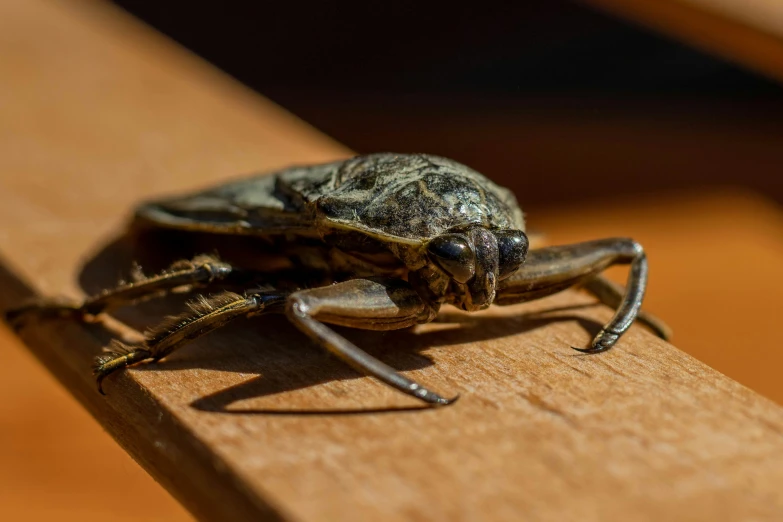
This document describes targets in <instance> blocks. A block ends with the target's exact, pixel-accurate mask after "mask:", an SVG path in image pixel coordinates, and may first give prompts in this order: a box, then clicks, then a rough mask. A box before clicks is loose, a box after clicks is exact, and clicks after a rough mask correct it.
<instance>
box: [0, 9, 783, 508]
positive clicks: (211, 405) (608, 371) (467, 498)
mask: <svg viewBox="0 0 783 522" xmlns="http://www.w3.org/2000/svg"><path fill="white" fill-rule="evenodd" d="M77 6H78V7H77ZM0 56H2V57H3V59H2V60H0V74H2V77H3V78H4V82H3V83H2V85H0V107H2V108H3V111H4V118H3V119H2V121H0V166H1V167H2V168H0V173H2V174H0V194H2V201H3V205H0V252H2V256H3V258H4V261H3V263H2V267H3V273H2V275H0V281H2V287H3V291H2V293H0V306H3V307H5V306H9V305H10V304H12V303H13V302H15V301H17V300H18V299H20V298H22V297H24V296H26V295H31V294H33V293H47V294H52V293H65V294H69V295H79V294H80V293H81V292H82V286H88V287H89V286H91V285H99V284H102V283H103V282H104V281H107V280H110V279H113V278H115V277H116V276H117V275H118V273H119V272H122V271H123V270H127V268H128V263H129V257H130V256H129V252H128V251H127V250H125V249H124V246H125V244H124V243H122V242H119V243H113V241H114V240H115V239H116V238H117V237H118V236H119V235H120V234H121V231H122V229H123V226H124V223H125V216H126V213H127V211H128V209H130V208H131V207H132V205H133V204H134V202H136V201H138V200H139V199H141V198H143V197H147V196H149V195H152V194H159V193H162V192H168V191H175V190H177V189H183V188H186V187H187V188H192V187H195V186H198V185H203V184H206V183H213V182H216V181H217V180H219V179H223V178H228V177H232V176H235V175H237V174H239V173H245V172H250V171H255V170H258V169H266V168H272V167H276V166H280V165H283V164H286V163H290V162H304V161H319V160H325V159H328V158H334V157H339V156H342V155H345V154H346V152H347V151H346V150H345V149H343V148H342V147H340V146H338V145H336V144H334V143H333V142H331V141H329V140H328V139H325V138H323V137H322V136H320V135H318V134H316V133H315V132H313V131H312V130H311V129H310V128H308V127H307V126H306V125H304V124H303V123H301V122H298V121H296V120H294V119H292V118H290V117H289V116H288V115H286V114H284V113H283V112H282V111H280V110H279V109H277V108H276V107H274V106H272V105H270V104H269V103H268V102H265V101H264V100H262V99H260V98H258V97H256V96H254V95H252V94H251V93H249V92H247V91H245V90H244V89H242V88H241V87H239V86H237V85H235V84H234V83H232V82H230V81H229V80H228V79H226V78H225V77H223V76H222V75H219V74H217V73H216V72H215V71H214V70H211V69H210V68H209V67H206V66H204V65H203V64H201V63H199V62H198V61H196V60H195V59H193V58H192V57H189V56H186V55H184V54H183V53H182V52H181V51H179V50H177V49H175V48H172V47H171V46H169V45H168V44H167V43H166V42H164V41H162V40H161V39H160V38H158V37H156V36H155V35H152V34H150V33H149V32H148V31H146V30H144V29H143V28H140V27H138V26H137V25H135V24H134V23H132V22H130V21H128V20H126V19H124V18H122V17H121V16H119V15H118V14H117V13H115V12H114V11H112V10H111V9H110V8H108V7H105V6H95V5H91V4H88V5H86V6H84V5H82V4H73V5H68V4H62V3H60V4H54V3H48V2H43V1H38V0H31V1H28V2H25V3H21V2H20V3H17V4H12V3H5V4H2V5H0ZM107 245H113V246H111V247H110V248H107ZM80 277H81V279H80ZM171 310H172V308H171V303H156V304H153V306H150V307H144V308H140V309H136V310H129V311H126V312H125V313H123V314H122V315H119V317H121V318H122V319H123V320H124V321H126V322H128V323H130V324H133V325H134V326H139V327H140V326H141V325H143V324H144V323H149V322H151V321H153V320H154V318H156V317H159V316H160V314H161V313H166V312H170V311H171ZM610 314H611V312H610V311H609V310H608V309H606V308H604V307H600V306H595V305H593V301H592V300H591V299H589V298H588V297H586V296H582V295H581V294H577V293H564V294H562V295H560V296H557V297H555V298H552V299H547V300H545V301H542V302H540V303H534V304H531V305H525V306H519V307H512V308H508V309H504V310H497V311H491V312H489V313H485V314H482V315H473V316H465V315H463V314H456V313H452V314H450V318H451V319H454V320H458V321H460V323H459V327H454V326H453V325H450V324H446V323H438V324H433V325H428V326H427V327H423V328H420V329H418V330H417V331H415V332H390V333H388V334H377V333H357V334H356V335H355V336H354V339H356V341H357V342H358V343H360V345H362V346H369V347H371V350H372V351H373V352H374V353H376V354H378V355H379V356H380V357H382V358H384V359H385V360H387V361H388V362H390V363H391V364H394V365H396V366H397V367H399V368H401V369H403V370H405V371H406V373H407V374H409V375H411V376H414V377H415V378H417V379H420V380H422V381H424V382H427V383H429V384H431V385H432V386H433V387H434V388H436V389H438V390H443V391H448V392H451V391H457V392H461V393H462V394H463V398H462V400H461V401H460V402H459V403H457V404H456V405H455V406H454V407H449V408H444V409H439V410H426V411H407V412H406V411H397V412H394V411H392V412H390V413H386V414H377V413H375V414H374V413H365V414H356V415H337V414H331V415H330V414H328V411H329V410H334V409H358V410H362V409H364V408H381V409H383V408H388V407H394V406H404V405H407V404H410V403H409V402H407V399H406V398H404V397H399V396H398V395H397V394H395V393H394V392H391V391H388V390H386V389H385V388H384V387H382V386H380V385H378V384H377V383H375V382H374V381H371V380H370V379H366V378H359V377H357V376H355V375H354V374H353V373H352V372H350V371H349V370H346V369H345V368H343V367H342V366H341V365H340V364H338V363H336V362H334V361H332V360H330V359H329V358H328V357H326V356H324V355H322V354H320V353H319V352H318V351H316V350H313V349H311V348H309V347H308V346H307V343H305V342H303V340H302V338H301V337H300V336H299V335H298V334H297V333H296V332H295V331H294V330H293V328H291V327H289V326H287V325H286V324H285V323H284V322H282V321H279V320H275V319H274V318H272V319H269V320H259V321H252V322H251V321H248V322H246V324H244V325H241V326H240V327H238V328H235V329H232V331H230V332H222V333H220V334H216V335H213V336H211V337H209V338H206V339H204V340H203V341H201V342H198V343H196V344H195V346H192V347H191V348H190V349H189V350H186V351H183V352H182V353H180V354H177V355H176V356H174V357H172V358H171V360H169V361H166V362H164V363H160V364H156V365H147V366H144V367H141V368H138V369H136V370H133V371H130V372H127V373H125V374H123V375H121V376H117V377H116V378H112V380H111V382H107V391H108V392H109V396H108V397H107V398H103V397H101V396H99V395H98V394H97V393H95V390H94V383H93V382H92V379H91V377H90V376H89V371H88V368H89V364H90V359H91V358H92V356H93V355H94V354H96V353H98V351H99V350H100V346H101V345H102V343H104V342H105V340H106V332H105V331H104V330H102V329H100V328H98V327H90V328H87V327H84V326H80V325H73V324H57V325H37V326H36V327H35V328H30V329H28V330H26V331H25V333H24V338H25V341H26V342H27V344H28V346H30V348H31V349H32V350H33V351H34V353H35V354H36V355H37V356H38V358H39V359H40V360H41V361H42V362H43V363H44V364H46V365H47V367H48V368H49V369H50V370H51V371H52V372H53V373H54V374H55V375H56V376H57V377H58V379H59V380H60V381H61V382H62V383H63V384H64V385H65V386H66V387H67V388H68V390H69V391H70V392H71V393H73V394H74V396H76V397H77V398H78V399H79V400H80V401H81V402H82V403H83V404H84V405H85V407H87V409H88V410H89V411H90V412H91V413H92V414H93V415H94V416H95V417H96V418H97V419H98V420H99V421H100V422H101V423H102V424H103V425H104V427H106V429H107V430H108V431H109V432H110V433H111V434H112V435H113V436H115V437H116V438H117V440H118V441H119V442H120V443H121V444H122V445H123V446H124V447H125V448H126V449H127V450H128V451H129V452H130V453H131V454H132V455H133V456H134V457H135V458H136V459H138V460H139V462H140V463H141V464H142V465H143V466H145V468H147V469H148V470H149V471H150V472H151V473H152V474H153V475H154V476H155V477H156V478H157V479H158V480H159V481H160V482H161V483H162V484H163V485H164V486H165V487H166V488H167V489H169V491H171V492H172V493H173V494H174V495H175V496H176V497H177V498H178V499H180V500H181V501H182V502H183V503H184V504H185V505H186V506H187V507H188V508H189V509H190V510H191V511H192V512H193V513H194V514H195V515H196V516H197V517H199V518H201V519H204V520H259V519H269V520H275V519H288V518H292V519H298V520H315V519H319V520H320V519H340V520H367V519H372V520H391V519H399V518H407V519H412V520H431V519H436V520H517V519H519V518H525V519H542V520H543V519H557V520H562V519H576V518H579V519H582V520H606V519H612V518H623V519H627V520H651V519H663V518H665V519H669V520H687V519H693V518H696V517H698V518H712V519H715V520H737V519H748V518H754V519H758V520H764V519H767V520H775V519H779V518H780V516H781V514H782V513H783V498H781V495H780V493H779V487H778V484H779V483H780V481H781V479H783V437H781V435H783V411H782V410H781V409H780V408H779V407H778V406H776V405H774V404H772V403H771V402H769V401H767V400H766V399H763V398H761V397H760V396H758V395H756V394H755V393H753V392H751V391H749V390H748V389H746V388H744V387H742V386H740V385H739V384H737V383H735V382H733V381H731V380H729V379H727V378H725V377H724V376H722V375H720V374H718V373H717V372H715V371H714V370H711V369H710V368H708V367H706V366H705V365H703V364H701V363H699V362H698V361H696V360H694V359H693V358H691V357H689V356H687V355H685V354H683V353H682V352H680V351H678V350H677V349H676V348H674V347H672V346H671V345H668V344H666V343H664V342H661V341H659V340H657V339H655V338H654V337H652V336H651V335H649V334H648V333H647V332H645V331H643V330H641V329H638V328H635V329H633V330H632V331H631V332H630V333H629V335H628V337H627V339H626V340H625V341H624V342H623V343H622V345H621V346H618V348H617V349H615V350H613V351H611V352H609V353H607V354H604V355H602V356H600V357H584V356H577V355H575V354H574V353H573V352H572V351H571V350H570V348H569V346H570V345H580V344H585V343H586V342H588V340H589V339H590V337H591V333H593V332H594V331H595V328H596V325H597V324H598V323H597V322H596V321H599V322H600V321H604V320H606V319H607V318H608V317H609V316H610ZM447 318H448V317H447ZM302 409H309V410H316V411H317V412H321V414H317V415H306V414H302V413H296V412H297V411H301V410H302ZM269 410H276V411H277V412H278V413H277V414H270V413H269ZM292 410H293V411H292ZM264 412H266V413H264ZM126 496H127V498H128V502H143V498H137V497H135V496H134V494H133V492H132V491H129V492H127V495H126ZM118 509H121V506H118Z"/></svg>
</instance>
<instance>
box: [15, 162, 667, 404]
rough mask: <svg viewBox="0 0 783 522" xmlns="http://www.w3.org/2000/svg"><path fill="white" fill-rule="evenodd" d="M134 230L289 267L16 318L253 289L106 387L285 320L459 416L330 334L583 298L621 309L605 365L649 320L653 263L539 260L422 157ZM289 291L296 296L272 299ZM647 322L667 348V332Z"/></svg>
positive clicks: (555, 253) (176, 328) (200, 274)
mask: <svg viewBox="0 0 783 522" xmlns="http://www.w3.org/2000/svg"><path fill="white" fill-rule="evenodd" d="M136 218H137V220H139V221H140V222H142V223H145V224H146V225H147V226H152V227H161V228H168V229H175V230H180V231H182V232H185V233H189V232H200V233H206V234H208V235H209V234H221V235H232V236H246V237H247V239H248V240H251V241H257V243H258V248H259V251H260V250H264V249H265V250H266V251H267V253H272V254H274V255H276V256H278V257H279V258H280V259H281V260H285V261H286V262H288V263H289V265H290V267H289V268H288V269H286V268H280V269H279V270H276V271H271V270H268V271H264V270H263V269H261V270H259V269H258V267H255V268H253V269H249V268H247V267H237V266H232V265H230V264H229V263H227V262H225V261H222V260H220V259H218V258H217V257H215V256H208V255H201V256H197V257H195V258H193V259H192V260H189V261H178V262H175V263H174V264H173V265H171V266H170V267H169V268H168V269H167V270H165V271H163V272H161V273H160V274H157V275H155V276H152V277H143V276H140V275H137V277H136V278H135V279H134V280H133V281H132V282H130V283H122V284H120V285H119V286H118V287H116V288H114V289H111V290H107V291H104V292H102V293H100V294H99V295H96V296H94V297H90V298H88V299H86V300H85V301H84V302H81V303H77V304H73V305H66V304H63V303H62V302H57V303H55V302H53V301H52V302H46V301H42V302H39V303H36V304H34V305H31V306H28V307H26V308H25V309H20V310H16V311H12V312H10V313H9V317H10V318H11V320H12V321H19V320H20V318H21V317H23V316H25V315H26V314H28V313H34V312H36V311H38V312H48V315H52V314H55V315H70V314H77V315H81V316H95V315H97V314H99V313H102V312H105V311H107V310H109V309H111V308H113V307H116V306H119V305H126V304H131V303H133V302H136V301H138V300H140V299H145V298H149V297H150V296H154V295H161V294H163V293H165V292H166V291H170V290H173V289H178V290H181V289H182V288H183V287H188V288H190V289H200V288H206V287H220V286H226V285H231V284H233V285H234V286H236V284H237V283H238V282H239V281H253V282H254V285H256V286H254V287H250V288H246V289H245V291H244V293H241V294H240V293H233V292H223V293H219V294H216V295H213V296H211V297H203V296H199V297H197V298H196V299H195V300H194V301H192V302H191V303H190V307H189V308H190V309H189V310H188V311H186V312H185V313H183V314H182V315H180V316H177V317H174V318H170V319H169V320H167V321H165V322H164V323H163V324H161V325H160V326H159V327H157V328H155V329H153V330H151V331H150V332H148V333H147V337H146V341H145V342H144V343H143V344H140V345H137V346H123V345H121V344H120V343H114V344H113V345H112V347H110V351H109V352H107V353H105V354H103V355H101V356H99V357H98V358H97V361H96V367H95V374H96V376H97V379H98V382H99V385H100V383H101V381H102V380H103V379H104V378H105V377H106V376H107V375H108V374H110V373H112V372H114V371H116V370H119V369H121V368H125V367H127V366H129V365H131V364H134V363H138V362H140V361H144V360H148V359H151V360H158V359H161V358H163V357H165V356H166V355H168V354H170V353H171V352H172V351H174V350H175V349H177V348H179V347H180V346H182V345H183V344H185V343H186V342H187V341H190V340H192V339H194V338H195V337H198V336H201V335H204V334H206V333H208V332H210V331H212V330H215V329H216V328H219V327H222V326H224V325H226V324H227V323H229V322H230V321H232V320H233V319H235V318H238V317H249V316H256V315H261V314H266V313H281V314H285V316H286V317H287V318H288V319H289V320H290V321H291V322H292V323H293V324H294V325H296V326H297V327H298V328H299V329H300V330H301V331H302V332H304V333H305V334H306V335H308V336H309V337H310V338H311V339H312V340H313V341H314V342H315V343H316V344H318V345H319V346H321V347H322V348H324V349H326V350H327V351H329V352H330V353H332V354H334V355H336V356H337V357H339V358H340V359H341V360H343V361H345V362H346V363H348V364H349V365H351V366H352V367H353V368H355V369H356V370H358V371H360V372H363V373H365V374H367V375H371V376H373V377H375V378H377V379H379V380H381V381H383V382H385V383H386V384H388V385H390V386H392V387H394V388H396V389H398V390H400V391H402V392H404V393H407V394H409V395H412V396H414V397H417V398H419V399H421V400H423V401H426V402H428V403H431V404H436V405H438V404H448V403H449V402H450V400H449V399H445V398H443V397H441V396H439V395H437V394H436V393H433V392H432V391H429V390H427V389H426V388H424V387H423V386H421V385H419V384H417V383H415V382H413V381H411V380H410V379H408V378H406V377H404V376H402V375H400V374H399V373H397V372H396V371H395V370H394V369H393V368H391V367H389V366H388V365H386V364H384V363H383V362H381V361H379V360H377V359H375V358H374V357H372V356H370V355H369V354H367V353H365V352H364V351H362V350H361V349H360V348H358V347H356V346H355V345H353V344H352V343H351V342H349V341H348V340H347V339H345V338H344V337H342V336H341V335H339V334H338V333H336V332H335V331H334V330H332V329H331V328H330V327H329V326H327V324H335V325H343V326H349V327H355V328H364V329H370V330H391V329H398V328H405V327H408V326H412V325H415V324H417V323H426V322H429V321H432V320H433V319H434V318H435V316H436V315H437V313H438V310H439V308H440V307H441V305H443V304H450V305H454V306H456V307H458V308H461V309H463V310H466V311H469V312H473V311H477V310H483V309H485V308H487V307H488V306H490V305H491V304H493V303H494V304H499V305H506V304H512V303H519V302H523V301H529V300H531V299H537V298H540V297H544V296H547V295H550V294H553V293H555V292H559V291H561V290H563V289H566V288H568V287H571V286H574V285H577V284H581V285H584V287H585V288H586V289H587V290H588V291H590V292H592V293H593V294H594V295H596V296H597V297H598V298H599V299H600V300H601V301H602V302H604V303H606V304H609V305H611V306H613V307H615V308H616V309H617V311H616V313H615V315H614V317H613V318H612V319H611V320H610V321H609V322H608V323H607V324H606V325H605V326H604V327H603V329H602V330H601V331H600V332H599V333H598V335H597V336H596V337H595V339H594V340H593V342H592V344H591V346H590V347H588V348H585V349H581V351H584V352H589V353H595V352H601V351H604V350H607V349H608V348H610V347H611V346H612V345H614V344H615V343H616V342H617V340H618V339H619V338H620V336H621V335H622V334H623V333H624V332H625V331H626V330H627V329H628V328H629V327H630V326H631V323H632V322H633V321H634V319H635V318H636V317H637V316H638V315H639V313H640V310H639V308H640V306H641V303H642V298H643V296H644V290H645V285H646V280H647V261H646V259H645V255H644V252H643V250H642V247H641V246H640V245H639V244H638V243H636V242H635V241H633V240H631V239H602V240H597V241H590V242H585V243H579V244H574V245H566V246H554V247H548V248H541V249H532V250H530V251H528V238H527V236H526V235H525V223H524V219H523V215H522V211H521V210H520V208H519V206H518V205H517V202H516V199H515V198H514V196H513V195H512V194H511V192H509V191H508V190H506V189H505V188H502V187H499V186H497V185H496V184H494V183H493V182H491V181H490V180H488V179H487V178H485V177H484V176H482V175H481V174H479V173H478V172H475V171H474V170H471V169H470V168H468V167H466V166H464V165H461V164H459V163H457V162H455V161H451V160H448V159H445V158H440V157H436V156H430V155H423V154H416V155H406V154H389V153H385V154H372V155H367V156H358V157H355V158H352V159H348V160H345V161H339V162H334V163H329V164H325V165H315V166H303V167H293V168H289V169H286V170H283V171H280V172H276V173H272V174H269V175H264V176H257V177H252V178H249V179H243V180H239V181H235V182H232V183H228V184H224V185H220V186H218V187H215V188H212V189H210V190H205V191H201V192H197V193H194V194H190V195H185V196H181V197H175V198H171V199H164V200H160V201H153V202H149V203H145V204H143V205H141V206H140V207H139V208H138V209H137V211H136ZM620 263H622V264H630V275H629V278H628V284H627V287H626V288H625V289H624V290H623V289H622V288H618V287H617V286H615V285H613V284H611V283H609V282H608V281H607V280H606V279H603V278H602V277H600V276H599V273H600V272H601V271H603V270H604V269H605V268H607V267H608V266H610V265H614V264H620ZM291 268H293V270H291ZM314 274H317V277H316V276H314ZM283 280H284V281H286V284H285V285H278V286H276V287H273V288H272V289H270V286H269V284H273V285H274V284H275V282H279V281H283ZM312 281H322V282H323V283H324V284H322V285H321V286H317V285H316V286H313V283H312ZM264 283H266V284H265V285H264V286H260V287H259V286H258V285H259V284H264ZM281 288H285V290H282V289H281ZM639 317H640V318H641V319H643V320H644V321H645V322H646V323H647V324H648V325H650V326H651V327H652V328H653V329H654V330H656V332H657V333H659V334H660V335H662V336H665V335H666V328H665V326H664V325H662V324H661V323H659V322H658V321H656V320H655V319H653V318H650V317H649V316H645V315H644V314H642V315H641V316H639Z"/></svg>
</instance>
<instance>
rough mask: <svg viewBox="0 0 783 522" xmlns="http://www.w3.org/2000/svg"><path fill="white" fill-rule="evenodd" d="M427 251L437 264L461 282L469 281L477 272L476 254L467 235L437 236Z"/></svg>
mask: <svg viewBox="0 0 783 522" xmlns="http://www.w3.org/2000/svg"><path fill="white" fill-rule="evenodd" d="M427 252H428V253H429V255H430V259H432V261H434V262H435V264H437V265H438V266H439V267H441V268H442V269H443V270H445V271H446V272H448V273H449V274H451V276H452V277H453V278H454V280H455V281H457V282H459V283H467V282H468V281H469V280H470V279H471V278H472V277H473V275H474V274H475V271H476V267H475V256H474V254H473V249H472V248H471V247H470V244H469V243H468V238H466V237H465V236H462V235H459V234H446V235H443V236H439V237H436V238H435V239H433V240H432V241H430V244H429V245H428V246H427Z"/></svg>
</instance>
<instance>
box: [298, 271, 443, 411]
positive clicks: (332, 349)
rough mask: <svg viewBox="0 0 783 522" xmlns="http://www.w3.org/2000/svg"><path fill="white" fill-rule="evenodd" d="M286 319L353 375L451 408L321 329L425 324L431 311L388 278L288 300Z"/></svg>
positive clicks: (351, 283) (405, 287)
mask: <svg viewBox="0 0 783 522" xmlns="http://www.w3.org/2000/svg"><path fill="white" fill-rule="evenodd" d="M286 315H287V316H288V318H289V319H290V320H291V322H292V323H294V325H296V326H297V328H299V329H300V330H301V331H302V332H304V333H305V334H307V335H308V336H309V337H310V338H311V339H312V340H313V341H315V342H316V343H317V344H319V345H320V346H321V347H322V348H324V349H325V350H326V351H328V352H329V353H331V354H332V355H335V356H336V357H338V358H339V359H340V360H342V361H343V362H345V363H347V364H348V365H349V366H351V367H352V368H354V369H355V370H357V371H359V372H361V373H363V374H365V375H370V376H372V377H375V378H376V379H378V380H379V381H381V382H383V383H385V384H388V385H389V386H391V387H392V388H395V389H397V390H399V391H401V392H403V393H405V394H408V395H411V396H412V397H416V398H417V399H420V400H422V401H424V402H427V403H429V404H432V405H435V406H443V405H446V404H450V403H452V402H454V401H455V400H456V399H457V397H454V398H452V399H446V398H443V397H441V396H440V395H438V394H436V393H434V392H432V391H430V390H428V389H426V388H424V387H423V386H421V385H420V384H418V383H416V382H414V381H412V380H410V379H408V378H407V377H404V376H403V375H400V374H399V373H397V371H396V370H395V369H394V368H392V367H391V366H389V365H387V364H385V363H383V362H381V361H379V360H378V359H376V358H375V357H372V356H371V355H369V354H368V353H366V352H365V351H363V350H361V349H360V348H358V347H357V346H355V345H354V344H353V343H351V342H350V341H348V340H347V339H345V338H344V337H342V336H341V335H339V334H337V333H336V332H335V331H334V330H332V329H331V328H329V327H328V326H326V325H325V324H323V323H325V322H327V323H332V324H338V325H342V326H350V327H354V328H362V329H367V330H394V329H398V328H405V327H408V326H412V325H414V324H416V323H421V322H427V321H429V320H430V319H431V318H432V316H433V315H434V311H432V309H431V308H430V307H429V306H428V305H427V304H426V303H425V302H424V301H422V299H421V298H420V297H419V295H418V294H417V293H416V292H415V291H414V290H413V289H412V288H411V287H410V286H409V285H408V283H407V282H405V281H403V280H399V279H390V278H369V279H353V280H350V281H346V282H343V283H339V284H336V285H331V286H326V287H321V288H315V289H311V290H303V291H299V292H296V293H294V294H292V295H291V296H290V297H289V298H288V303H287V305H286Z"/></svg>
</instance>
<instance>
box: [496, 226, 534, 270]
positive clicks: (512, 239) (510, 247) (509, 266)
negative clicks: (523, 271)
mask: <svg viewBox="0 0 783 522" xmlns="http://www.w3.org/2000/svg"><path fill="white" fill-rule="evenodd" d="M495 237H496V238H497V240H498V263H499V265H500V267H499V272H498V279H505V278H506V277H508V276H510V275H511V274H513V273H514V272H516V271H517V270H518V269H519V267H520V266H522V263H524V262H525V257H526V256H527V248H528V239H527V236H526V235H525V233H524V232H522V231H521V230H499V231H496V232H495Z"/></svg>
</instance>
